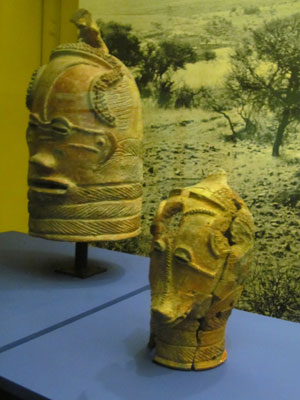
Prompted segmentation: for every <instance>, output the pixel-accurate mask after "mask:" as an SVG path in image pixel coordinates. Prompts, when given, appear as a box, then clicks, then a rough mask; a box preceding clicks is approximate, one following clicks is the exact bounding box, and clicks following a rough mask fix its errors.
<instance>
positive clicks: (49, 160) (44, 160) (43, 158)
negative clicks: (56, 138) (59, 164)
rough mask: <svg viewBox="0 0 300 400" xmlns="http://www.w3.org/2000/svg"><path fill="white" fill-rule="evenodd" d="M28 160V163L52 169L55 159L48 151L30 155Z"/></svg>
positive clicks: (54, 165)
mask: <svg viewBox="0 0 300 400" xmlns="http://www.w3.org/2000/svg"><path fill="white" fill-rule="evenodd" d="M29 162H30V164H34V165H36V166H38V167H41V168H45V169H47V170H54V169H55V167H56V160H55V158H54V157H53V155H52V154H49V153H36V154H35V155H34V156H32V157H30V159H29Z"/></svg>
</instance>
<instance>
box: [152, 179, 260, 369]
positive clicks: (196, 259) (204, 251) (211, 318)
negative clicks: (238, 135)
mask: <svg viewBox="0 0 300 400" xmlns="http://www.w3.org/2000/svg"><path fill="white" fill-rule="evenodd" d="M152 234H153V244H152V252H151V264H150V284H151V300H152V302H151V336H150V343H149V345H150V347H155V358H154V360H155V361H156V362H158V363H160V364H163V365H166V366H169V367H173V368H179V369H196V370H197V369H206V368H213V367H215V366H217V365H219V364H221V363H223V362H224V361H225V359H226V351H225V327H226V322H227V319H228V317H229V315H230V313H231V310H232V308H233V306H234V305H235V303H236V301H237V300H238V298H239V297H240V295H241V292H242V287H243V282H244V279H245V276H246V273H247V270H248V265H249V256H250V250H251V248H252V246H253V236H254V226H253V221H252V217H251V214H250V212H249V210H248V208H247V207H246V205H245V204H244V202H243V201H242V200H241V199H240V198H239V197H238V196H237V194H236V193H234V192H233V191H232V190H231V189H230V188H229V187H228V185H227V182H226V175H225V173H223V172H220V173H217V174H214V175H211V176H209V177H208V178H207V179H205V180H204V181H202V182H200V183H199V184H198V185H196V186H193V187H188V188H185V189H182V190H181V189H180V190H174V191H173V192H171V194H170V197H169V198H168V199H167V200H166V201H163V202H162V203H161V204H160V207H159V209H158V212H157V215H156V217H155V220H154V224H153V226H152Z"/></svg>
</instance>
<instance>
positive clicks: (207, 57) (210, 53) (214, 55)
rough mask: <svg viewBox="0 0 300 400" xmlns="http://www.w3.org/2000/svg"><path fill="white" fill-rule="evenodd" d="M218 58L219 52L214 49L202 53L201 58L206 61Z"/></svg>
mask: <svg viewBox="0 0 300 400" xmlns="http://www.w3.org/2000/svg"><path fill="white" fill-rule="evenodd" d="M216 58H217V53H216V52H215V51H214V50H205V51H203V53H201V54H200V56H199V59H200V60H204V61H211V60H215V59H216Z"/></svg>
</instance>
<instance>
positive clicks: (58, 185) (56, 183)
mask: <svg viewBox="0 0 300 400" xmlns="http://www.w3.org/2000/svg"><path fill="white" fill-rule="evenodd" d="M28 185H29V187H30V189H32V190H35V191H37V192H42V193H53V194H64V193H66V191H67V190H68V187H69V185H68V184H67V183H65V182H63V181H60V180H54V179H50V178H44V179H29V180H28Z"/></svg>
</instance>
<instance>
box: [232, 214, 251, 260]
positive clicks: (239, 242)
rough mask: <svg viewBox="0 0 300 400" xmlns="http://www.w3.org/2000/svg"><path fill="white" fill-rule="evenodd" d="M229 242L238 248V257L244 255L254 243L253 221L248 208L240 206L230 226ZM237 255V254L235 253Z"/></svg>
mask: <svg viewBox="0 0 300 400" xmlns="http://www.w3.org/2000/svg"><path fill="white" fill-rule="evenodd" d="M230 242H231V243H232V245H233V246H236V247H237V248H238V252H236V253H238V254H239V255H240V258H241V257H243V256H244V254H246V253H247V252H248V251H249V250H250V249H251V248H252V247H253V243H254V223H253V219H252V216H251V214H250V212H249V211H248V209H244V208H241V209H240V210H239V211H238V212H237V216H236V217H235V218H234V220H233V221H232V224H231V226H230ZM236 255H237V254H236Z"/></svg>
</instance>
